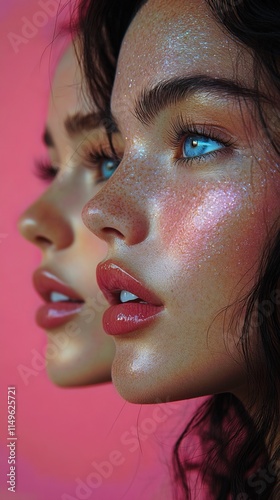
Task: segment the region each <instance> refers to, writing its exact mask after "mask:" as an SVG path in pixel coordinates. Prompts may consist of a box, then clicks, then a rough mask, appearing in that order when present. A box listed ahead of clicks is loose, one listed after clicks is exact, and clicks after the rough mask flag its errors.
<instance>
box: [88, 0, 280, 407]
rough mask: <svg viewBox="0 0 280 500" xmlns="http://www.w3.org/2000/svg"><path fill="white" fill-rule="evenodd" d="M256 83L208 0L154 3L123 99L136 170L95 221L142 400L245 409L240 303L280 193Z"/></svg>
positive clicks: (114, 182) (109, 319)
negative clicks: (218, 398)
mask: <svg viewBox="0 0 280 500" xmlns="http://www.w3.org/2000/svg"><path fill="white" fill-rule="evenodd" d="M253 84H254V80H253V75H252V60H251V57H250V55H249V53H248V52H247V51H246V50H245V49H243V48H242V47H241V46H238V45H237V44H236V43H235V42H234V41H233V40H231V39H230V37H229V35H227V34H226V33H224V32H223V31H222V29H221V27H220V26H219V25H218V24H217V23H216V21H215V20H214V19H213V16H212V14H211V13H210V11H209V8H208V6H207V3H206V2H204V1H203V0H191V1H189V2H186V1H183V0H175V1H174V2H173V1H172V2H169V1H165V0H162V1H161V0H149V1H148V2H147V3H145V5H144V6H143V7H142V9H141V10H140V12H139V13H138V14H137V15H136V17H135V18H134V20H133V22H132V24H131V26H130V27H129V30H128V33H127V34H126V37H125V40H124V43H123V46H122V50H121V54H120V58H119V63H118V69H117V77H116V81H115V85H114V90H113V96H112V112H113V115H114V117H115V120H116V122H117V124H118V126H119V129H120V131H121V133H122V136H123V137H124V140H125V146H124V152H123V160H122V162H121V164H120V166H119V167H118V169H117V170H116V172H115V173H114V175H113V176H112V178H111V179H110V180H109V181H108V183H106V185H105V186H104V188H103V189H102V191H100V192H99V193H98V194H97V196H96V197H95V198H94V199H93V200H92V201H91V202H90V203H89V204H88V206H87V207H86V209H85V210H84V219H85V221H86V223H87V224H88V227H89V228H90V229H91V230H92V231H93V232H94V233H95V234H97V235H98V236H99V237H101V238H102V239H103V240H105V241H107V243H108V244H109V254H108V263H107V264H106V265H105V266H104V265H103V266H101V267H100V270H99V281H100V284H101V286H102V287H103V289H104V291H105V293H106V295H107V297H108V298H109V300H110V302H111V307H110V308H109V310H108V312H106V314H105V324H106V329H107V331H108V332H109V333H110V334H112V335H114V338H115V341H116V356H115V359H114V362H113V371H112V374H113V380H114V382H115V384H116V386H117V388H118V390H119V391H120V393H121V394H122V395H123V396H124V397H125V398H126V399H128V400H130V401H134V402H153V401H156V400H157V399H158V398H161V399H164V398H172V399H183V398H190V397H195V396H199V395H204V394H213V393H218V392H223V391H232V392H233V393H235V394H236V395H237V396H239V397H241V398H242V397H245V394H246V390H247V387H246V375H245V374H246V366H245V363H244V360H243V356H242V355H241V354H240V352H241V348H240V346H239V345H238V342H239V338H240V334H241V328H242V324H243V314H242V313H241V312H240V304H237V303H236V301H237V300H238V299H242V298H243V297H245V296H246V294H248V292H249V291H250V290H251V287H252V285H253V284H254V281H255V277H256V273H257V270H258V265H259V260H260V257H261V255H262V252H263V249H264V246H265V244H266V242H267V235H268V231H269V230H270V228H271V227H272V224H273V223H274V222H275V220H276V218H277V217H278V215H279V194H280V192H279V188H280V185H279V184H280V176H279V173H278V171H277V170H276V169H275V162H274V161H273V158H272V156H271V155H270V153H269V142H268V140H267V138H266V137H265V135H264V134H263V133H262V127H261V126H260V125H259V122H258V120H257V115H254V112H253V107H254V104H253V101H250V99H248V101H247V102H245V101H244V100H242V98H240V99H239V98H238V92H236V91H237V90H238V85H239V86H243V87H249V88H252V87H253ZM233 85H234V86H235V87H234V88H233ZM128 275H130V277H129V276H128ZM139 282H140V285H139ZM122 289H123V290H124V292H123V293H122V294H120V293H118V291H120V290H122ZM127 292H130V293H132V294H133V295H130V294H129V293H127ZM230 304H235V306H236V307H235V308H234V307H229V306H230ZM225 311H226V312H225ZM234 312H235V313H236V314H235V315H234ZM239 313H240V314H239Z"/></svg>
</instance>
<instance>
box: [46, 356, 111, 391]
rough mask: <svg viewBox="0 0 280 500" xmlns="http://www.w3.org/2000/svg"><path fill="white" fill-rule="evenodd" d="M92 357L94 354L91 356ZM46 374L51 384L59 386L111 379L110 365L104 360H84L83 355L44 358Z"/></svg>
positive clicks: (92, 383)
mask: <svg viewBox="0 0 280 500" xmlns="http://www.w3.org/2000/svg"><path fill="white" fill-rule="evenodd" d="M92 359H94V356H92ZM46 367H47V374H48V377H49V379H50V380H51V381H52V382H53V384H55V385H57V386H59V387H79V386H87V385H95V384H102V383H105V382H110V381H111V367H110V365H108V363H105V362H103V363H102V362H101V361H99V362H96V363H95V364H94V365H93V363H88V362H85V360H84V359H83V357H77V358H75V359H67V361H66V360H65V357H63V356H62V357H61V359H58V358H56V359H55V360H50V361H47V360H46Z"/></svg>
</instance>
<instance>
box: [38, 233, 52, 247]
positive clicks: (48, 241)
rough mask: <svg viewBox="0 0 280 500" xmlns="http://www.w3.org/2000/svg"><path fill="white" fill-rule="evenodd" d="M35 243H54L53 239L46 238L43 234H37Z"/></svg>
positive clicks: (45, 244)
mask: <svg viewBox="0 0 280 500" xmlns="http://www.w3.org/2000/svg"><path fill="white" fill-rule="evenodd" d="M35 243H36V244H37V245H39V246H41V245H43V246H47V245H51V244H52V242H51V240H49V239H48V238H45V236H41V235H38V236H36V238H35Z"/></svg>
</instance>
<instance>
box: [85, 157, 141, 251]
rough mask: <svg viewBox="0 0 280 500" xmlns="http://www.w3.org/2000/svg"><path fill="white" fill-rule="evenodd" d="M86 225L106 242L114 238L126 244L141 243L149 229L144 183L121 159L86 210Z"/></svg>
mask: <svg viewBox="0 0 280 500" xmlns="http://www.w3.org/2000/svg"><path fill="white" fill-rule="evenodd" d="M83 220H84V223H85V224H86V226H87V227H88V228H89V229H90V230H91V231H92V232H93V233H95V234H96V235H97V236H98V237H100V238H102V239H105V240H106V241H107V242H110V241H112V240H114V238H115V237H118V238H121V239H123V240H124V241H125V242H126V244H128V245H134V244H137V243H140V242H142V241H143V240H144V239H145V238H146V237H147V235H148V232H149V218H148V207H147V204H146V203H145V199H144V198H143V190H142V187H141V182H139V181H137V179H136V175H135V172H134V171H133V169H131V171H129V172H128V170H127V165H126V164H125V163H124V162H122V164H121V165H120V166H119V167H118V169H117V170H116V172H115V173H114V175H113V176H112V177H111V179H110V180H109V181H107V183H106V184H105V185H104V187H103V188H102V189H101V190H100V191H99V192H98V193H97V194H96V196H95V197H94V198H92V199H91V200H90V201H89V202H88V203H87V205H86V206H85V207H84V210H83Z"/></svg>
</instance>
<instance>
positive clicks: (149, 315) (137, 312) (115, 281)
mask: <svg viewBox="0 0 280 500" xmlns="http://www.w3.org/2000/svg"><path fill="white" fill-rule="evenodd" d="M96 276H97V282H98V285H99V287H100V288H101V290H102V292H103V294H104V296H105V297H106V299H107V300H108V302H109V304H110V306H111V307H109V309H107V310H106V311H105V313H104V315H103V327H104V330H105V331H106V333H108V334H110V335H121V334H126V333H131V332H133V331H135V330H139V329H140V328H144V327H147V326H148V325H149V324H150V323H151V321H153V320H154V318H155V316H157V315H158V314H159V313H160V312H161V311H162V310H163V309H164V306H163V304H162V302H161V301H160V299H159V298H158V297H157V296H156V295H155V294H154V293H153V292H152V291H151V290H149V289H148V288H147V287H146V286H145V285H143V283H141V282H140V281H138V280H137V279H136V278H134V277H133V276H131V275H130V274H129V273H128V272H126V271H124V269H123V268H121V267H120V266H118V265H117V264H115V263H114V262H113V261H111V260H108V261H106V262H104V263H102V264H99V265H98V266H97V271H96Z"/></svg>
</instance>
